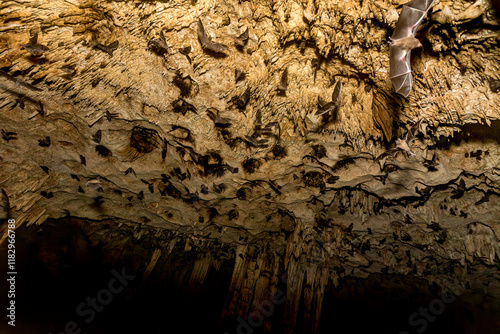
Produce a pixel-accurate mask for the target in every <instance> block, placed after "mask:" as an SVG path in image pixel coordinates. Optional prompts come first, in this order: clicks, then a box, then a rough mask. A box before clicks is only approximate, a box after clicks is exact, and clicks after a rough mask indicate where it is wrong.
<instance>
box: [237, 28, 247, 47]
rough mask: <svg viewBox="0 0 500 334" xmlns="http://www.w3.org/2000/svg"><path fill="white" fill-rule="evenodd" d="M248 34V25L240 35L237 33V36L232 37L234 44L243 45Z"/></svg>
mask: <svg viewBox="0 0 500 334" xmlns="http://www.w3.org/2000/svg"><path fill="white" fill-rule="evenodd" d="M248 36H249V33H248V27H247V29H246V30H245V31H244V32H243V33H242V34H241V35H239V36H238V37H236V38H235V39H234V43H235V44H236V46H239V47H244V46H245V44H247V41H248Z"/></svg>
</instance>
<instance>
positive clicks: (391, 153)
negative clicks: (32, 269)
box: [374, 147, 401, 162]
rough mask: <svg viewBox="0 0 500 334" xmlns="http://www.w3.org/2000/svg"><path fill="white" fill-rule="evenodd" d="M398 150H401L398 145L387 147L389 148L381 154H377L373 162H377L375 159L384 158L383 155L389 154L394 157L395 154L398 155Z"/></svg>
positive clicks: (387, 155)
mask: <svg viewBox="0 0 500 334" xmlns="http://www.w3.org/2000/svg"><path fill="white" fill-rule="evenodd" d="M399 151H401V149H400V148H399V147H394V148H391V149H389V150H387V151H385V152H384V153H382V154H381V155H379V156H378V157H377V158H376V159H375V160H374V162H377V161H379V160H382V159H383V158H385V157H389V156H391V157H393V158H395V157H396V155H398V153H399Z"/></svg>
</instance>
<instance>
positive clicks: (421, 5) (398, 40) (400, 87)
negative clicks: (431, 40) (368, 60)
mask: <svg viewBox="0 0 500 334" xmlns="http://www.w3.org/2000/svg"><path fill="white" fill-rule="evenodd" d="M434 1H435V0H412V1H410V2H409V3H407V4H406V5H404V6H403V10H402V11H401V15H400V16H399V19H398V23H397V24H396V29H394V33H393V34H392V37H390V38H389V44H390V49H389V50H390V59H391V70H390V73H389V78H390V79H391V81H392V84H393V85H394V89H395V90H396V93H398V94H401V95H403V96H404V97H407V96H408V95H409V94H410V92H411V86H412V76H411V64H410V53H411V50H412V49H415V48H418V47H421V46H422V44H421V43H420V41H419V40H418V39H417V38H415V34H416V32H417V29H418V26H419V25H420V23H422V20H423V19H424V16H425V14H426V13H427V11H428V10H429V8H430V7H431V6H432V4H433V3H434Z"/></svg>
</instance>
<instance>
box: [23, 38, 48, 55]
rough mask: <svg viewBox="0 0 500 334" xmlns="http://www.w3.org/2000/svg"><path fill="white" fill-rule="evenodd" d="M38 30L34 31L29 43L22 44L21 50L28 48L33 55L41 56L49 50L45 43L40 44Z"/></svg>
mask: <svg viewBox="0 0 500 334" xmlns="http://www.w3.org/2000/svg"><path fill="white" fill-rule="evenodd" d="M37 41H38V32H35V33H33V35H31V37H30V39H29V42H28V44H23V45H21V50H26V51H28V52H29V53H31V55H32V56H33V57H40V56H41V55H42V54H43V53H44V52H45V51H48V50H49V48H48V47H47V46H45V45H42V44H38V42H37Z"/></svg>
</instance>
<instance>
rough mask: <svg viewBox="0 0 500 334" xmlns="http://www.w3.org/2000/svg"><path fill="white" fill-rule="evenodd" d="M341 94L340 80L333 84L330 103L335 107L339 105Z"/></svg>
mask: <svg viewBox="0 0 500 334" xmlns="http://www.w3.org/2000/svg"><path fill="white" fill-rule="evenodd" d="M341 92H342V80H340V79H339V81H337V83H336V84H335V88H334V89H333V93H332V102H333V103H334V104H335V105H338V104H339V103H340V93H341Z"/></svg>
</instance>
